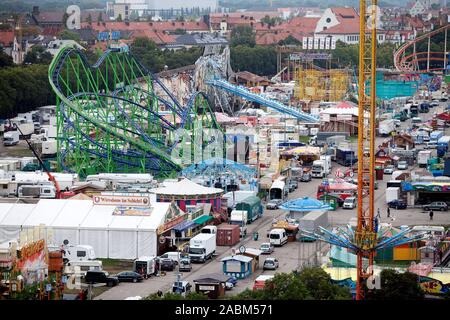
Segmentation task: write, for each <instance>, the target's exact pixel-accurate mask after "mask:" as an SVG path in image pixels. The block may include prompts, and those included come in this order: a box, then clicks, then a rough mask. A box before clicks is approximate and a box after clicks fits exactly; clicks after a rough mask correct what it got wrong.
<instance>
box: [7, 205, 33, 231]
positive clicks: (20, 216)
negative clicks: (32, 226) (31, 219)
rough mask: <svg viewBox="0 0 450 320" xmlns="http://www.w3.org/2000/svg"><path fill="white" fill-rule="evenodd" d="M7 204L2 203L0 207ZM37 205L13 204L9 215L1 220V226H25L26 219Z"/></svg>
mask: <svg viewBox="0 0 450 320" xmlns="http://www.w3.org/2000/svg"><path fill="white" fill-rule="evenodd" d="M4 204H6V203H2V204H0V205H4ZM35 206H36V204H28V203H16V204H13V206H12V207H11V209H10V210H9V211H8V214H7V215H6V216H5V217H4V218H3V220H0V225H2V226H17V225H23V223H24V221H25V220H26V218H27V217H28V216H29V215H30V213H31V212H32V211H33V209H34V207H35Z"/></svg>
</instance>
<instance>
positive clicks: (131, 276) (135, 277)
mask: <svg viewBox="0 0 450 320" xmlns="http://www.w3.org/2000/svg"><path fill="white" fill-rule="evenodd" d="M116 276H117V279H119V282H126V281H131V282H134V283H136V282H139V281H142V280H144V277H143V276H142V275H140V274H139V273H137V272H134V271H122V272H119V273H118V274H117V275H116Z"/></svg>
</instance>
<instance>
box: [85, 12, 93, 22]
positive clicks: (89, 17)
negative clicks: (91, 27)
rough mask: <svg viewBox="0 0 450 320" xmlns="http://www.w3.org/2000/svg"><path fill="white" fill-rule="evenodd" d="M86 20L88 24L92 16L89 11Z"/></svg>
mask: <svg viewBox="0 0 450 320" xmlns="http://www.w3.org/2000/svg"><path fill="white" fill-rule="evenodd" d="M86 22H87V23H89V24H92V16H91V14H90V13H89V15H88V16H87V18H86Z"/></svg>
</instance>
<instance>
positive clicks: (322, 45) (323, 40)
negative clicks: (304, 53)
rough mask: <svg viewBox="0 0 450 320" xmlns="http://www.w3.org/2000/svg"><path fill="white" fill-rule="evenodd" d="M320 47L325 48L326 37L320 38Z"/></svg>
mask: <svg viewBox="0 0 450 320" xmlns="http://www.w3.org/2000/svg"><path fill="white" fill-rule="evenodd" d="M319 48H320V50H323V49H325V38H319Z"/></svg>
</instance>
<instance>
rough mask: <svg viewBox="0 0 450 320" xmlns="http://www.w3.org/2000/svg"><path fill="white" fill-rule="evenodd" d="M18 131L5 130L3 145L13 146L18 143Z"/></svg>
mask: <svg viewBox="0 0 450 320" xmlns="http://www.w3.org/2000/svg"><path fill="white" fill-rule="evenodd" d="M19 136H20V134H19V131H7V132H5V134H4V135H3V145H4V146H15V145H16V144H18V143H19Z"/></svg>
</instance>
